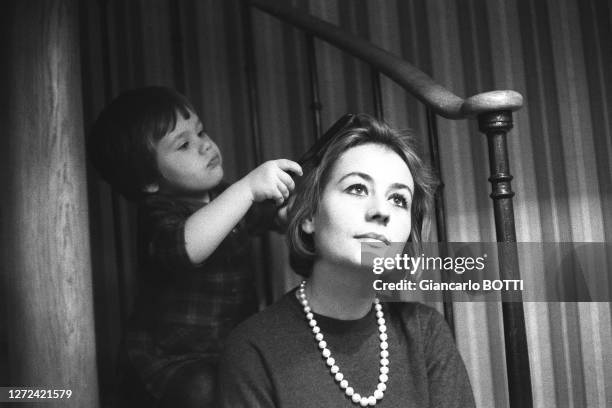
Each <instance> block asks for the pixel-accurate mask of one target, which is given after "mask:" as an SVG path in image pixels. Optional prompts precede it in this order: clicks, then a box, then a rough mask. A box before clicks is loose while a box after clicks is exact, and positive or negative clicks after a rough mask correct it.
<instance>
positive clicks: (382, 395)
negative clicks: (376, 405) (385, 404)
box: [374, 389, 385, 400]
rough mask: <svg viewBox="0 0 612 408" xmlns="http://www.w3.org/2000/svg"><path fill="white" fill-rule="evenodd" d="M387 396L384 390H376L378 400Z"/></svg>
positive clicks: (375, 394)
mask: <svg viewBox="0 0 612 408" xmlns="http://www.w3.org/2000/svg"><path fill="white" fill-rule="evenodd" d="M384 396H385V393H384V392H382V391H381V390H380V389H377V390H376V391H374V398H376V399H377V400H379V399H382V397H384Z"/></svg>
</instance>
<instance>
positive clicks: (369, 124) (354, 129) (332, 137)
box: [287, 114, 438, 277]
mask: <svg viewBox="0 0 612 408" xmlns="http://www.w3.org/2000/svg"><path fill="white" fill-rule="evenodd" d="M341 121H346V122H347V123H345V124H344V125H343V126H338V123H339V122H341ZM339 122H337V123H336V124H335V125H333V126H332V128H331V129H330V130H331V134H329V137H328V138H327V140H324V139H326V137H325V136H324V137H323V138H322V139H321V140H320V141H319V142H318V143H317V144H316V145H315V146H314V149H315V150H316V151H314V152H312V151H309V152H308V153H307V154H306V158H305V159H302V160H301V161H300V162H301V164H302V168H303V169H304V176H302V177H301V178H300V179H299V181H298V182H297V185H296V189H295V199H294V201H293V202H294V204H293V206H292V207H291V209H290V210H289V216H288V221H289V225H288V228H287V240H288V242H289V251H290V262H291V266H292V268H293V270H294V271H295V272H296V273H298V274H300V275H302V276H304V277H308V276H310V274H311V272H312V265H313V263H314V260H315V258H316V250H315V247H314V240H313V237H312V235H310V234H306V233H305V232H304V231H303V230H302V223H303V222H304V220H306V219H307V218H309V217H312V216H313V215H314V214H315V213H316V212H317V209H318V206H319V202H320V200H321V194H322V191H323V190H324V188H325V185H326V184H327V182H328V180H329V177H330V174H331V172H332V169H333V167H334V165H335V163H336V162H337V161H338V159H339V158H340V156H342V154H343V153H344V152H346V151H347V150H349V149H351V148H353V147H356V146H360V145H364V144H377V145H381V146H385V147H386V148H388V149H390V150H391V151H394V152H395V153H397V154H398V155H399V156H400V157H401V158H402V160H403V161H404V162H405V163H406V165H407V166H408V168H409V169H410V173H411V174H412V177H413V179H414V197H413V201H412V206H411V215H412V230H411V231H410V238H409V241H410V244H409V248H410V249H411V250H412V251H414V253H417V250H418V248H419V246H420V244H421V242H422V233H423V230H424V229H426V228H428V226H429V225H428V224H429V223H430V217H431V213H432V207H433V196H434V193H435V190H436V188H437V185H438V181H437V178H436V177H435V176H434V175H433V173H432V171H431V170H430V168H429V167H428V166H427V165H426V164H425V163H424V162H423V161H422V160H421V158H420V157H419V155H418V153H417V150H418V149H417V147H416V146H415V139H414V137H413V136H412V135H411V134H410V133H409V132H406V131H399V130H396V129H392V128H391V127H389V125H387V124H386V123H384V122H382V121H379V120H377V119H375V118H374V117H372V116H370V115H366V114H357V115H345V116H344V117H343V118H342V119H340V121H339ZM336 127H340V129H335V128H336ZM328 133H330V131H328V132H327V133H326V135H328ZM317 145H320V146H317ZM311 150H312V149H311Z"/></svg>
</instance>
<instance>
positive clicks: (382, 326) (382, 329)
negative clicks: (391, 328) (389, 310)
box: [311, 320, 387, 333]
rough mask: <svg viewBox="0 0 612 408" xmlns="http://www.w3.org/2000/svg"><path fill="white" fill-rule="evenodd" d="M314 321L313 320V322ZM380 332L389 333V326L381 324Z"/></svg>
mask: <svg viewBox="0 0 612 408" xmlns="http://www.w3.org/2000/svg"><path fill="white" fill-rule="evenodd" d="M312 321H313V320H311V322H312ZM378 331H379V332H381V333H384V332H386V331H387V326H385V325H384V324H381V325H380V326H378Z"/></svg>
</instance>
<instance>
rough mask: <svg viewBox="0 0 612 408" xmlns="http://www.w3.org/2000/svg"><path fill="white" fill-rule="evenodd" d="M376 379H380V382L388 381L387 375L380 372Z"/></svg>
mask: <svg viewBox="0 0 612 408" xmlns="http://www.w3.org/2000/svg"><path fill="white" fill-rule="evenodd" d="M378 379H379V380H380V382H381V383H383V384H384V383H386V382H387V381H389V377H388V376H387V374H381V375H380V376H379V377H378Z"/></svg>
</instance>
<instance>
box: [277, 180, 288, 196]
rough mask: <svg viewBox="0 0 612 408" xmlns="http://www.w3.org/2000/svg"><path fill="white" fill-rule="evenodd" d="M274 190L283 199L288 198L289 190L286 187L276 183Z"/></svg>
mask: <svg viewBox="0 0 612 408" xmlns="http://www.w3.org/2000/svg"><path fill="white" fill-rule="evenodd" d="M276 188H277V189H278V191H279V192H280V193H281V195H282V196H283V199H285V198H287V197H289V189H288V188H287V186H286V185H284V184H283V183H277V185H276Z"/></svg>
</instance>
